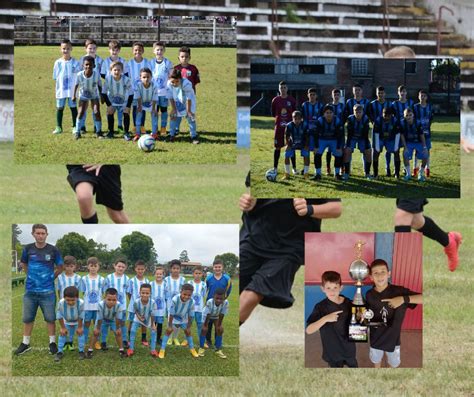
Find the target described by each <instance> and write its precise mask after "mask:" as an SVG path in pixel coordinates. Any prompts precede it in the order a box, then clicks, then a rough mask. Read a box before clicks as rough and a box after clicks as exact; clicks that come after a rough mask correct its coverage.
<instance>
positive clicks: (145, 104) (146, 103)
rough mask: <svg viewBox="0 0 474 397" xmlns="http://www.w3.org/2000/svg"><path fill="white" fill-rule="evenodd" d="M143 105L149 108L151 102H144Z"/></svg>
mask: <svg viewBox="0 0 474 397" xmlns="http://www.w3.org/2000/svg"><path fill="white" fill-rule="evenodd" d="M143 107H144V108H149V107H151V102H143Z"/></svg>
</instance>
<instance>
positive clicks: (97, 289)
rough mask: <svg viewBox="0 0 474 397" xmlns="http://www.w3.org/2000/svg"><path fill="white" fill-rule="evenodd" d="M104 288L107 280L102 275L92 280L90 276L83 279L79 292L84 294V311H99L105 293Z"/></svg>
mask: <svg viewBox="0 0 474 397" xmlns="http://www.w3.org/2000/svg"><path fill="white" fill-rule="evenodd" d="M104 286H105V278H104V277H102V276H101V275H100V274H98V275H97V277H96V278H91V276H90V275H89V274H88V275H86V276H83V277H82V278H81V283H80V284H79V291H81V292H82V293H83V294H84V296H83V299H84V310H94V311H95V310H97V307H98V305H99V302H100V300H101V299H102V294H103V293H104Z"/></svg>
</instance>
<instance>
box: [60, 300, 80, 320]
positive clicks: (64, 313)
mask: <svg viewBox="0 0 474 397" xmlns="http://www.w3.org/2000/svg"><path fill="white" fill-rule="evenodd" d="M60 319H63V320H64V323H65V324H66V325H75V324H77V322H78V321H79V319H82V320H84V301H83V300H82V299H77V301H76V303H75V305H74V306H69V305H68V304H67V302H66V299H64V298H63V299H61V300H60V301H59V303H58V308H57V310H56V320H60Z"/></svg>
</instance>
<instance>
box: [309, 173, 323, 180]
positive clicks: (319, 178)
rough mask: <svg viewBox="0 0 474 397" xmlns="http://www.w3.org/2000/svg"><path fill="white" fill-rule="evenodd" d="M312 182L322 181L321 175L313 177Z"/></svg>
mask: <svg viewBox="0 0 474 397" xmlns="http://www.w3.org/2000/svg"><path fill="white" fill-rule="evenodd" d="M311 180H312V181H319V180H321V174H316V175H315V176H313V177H312V178H311Z"/></svg>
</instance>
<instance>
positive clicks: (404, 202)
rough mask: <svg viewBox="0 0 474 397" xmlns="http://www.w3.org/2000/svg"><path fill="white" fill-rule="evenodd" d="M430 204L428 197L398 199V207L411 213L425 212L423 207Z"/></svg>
mask: <svg viewBox="0 0 474 397" xmlns="http://www.w3.org/2000/svg"><path fill="white" fill-rule="evenodd" d="M426 204H428V200H427V199H397V208H398V209H401V210H403V211H406V212H409V213H410V214H418V213H420V212H423V207H424V206H425V205H426Z"/></svg>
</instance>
